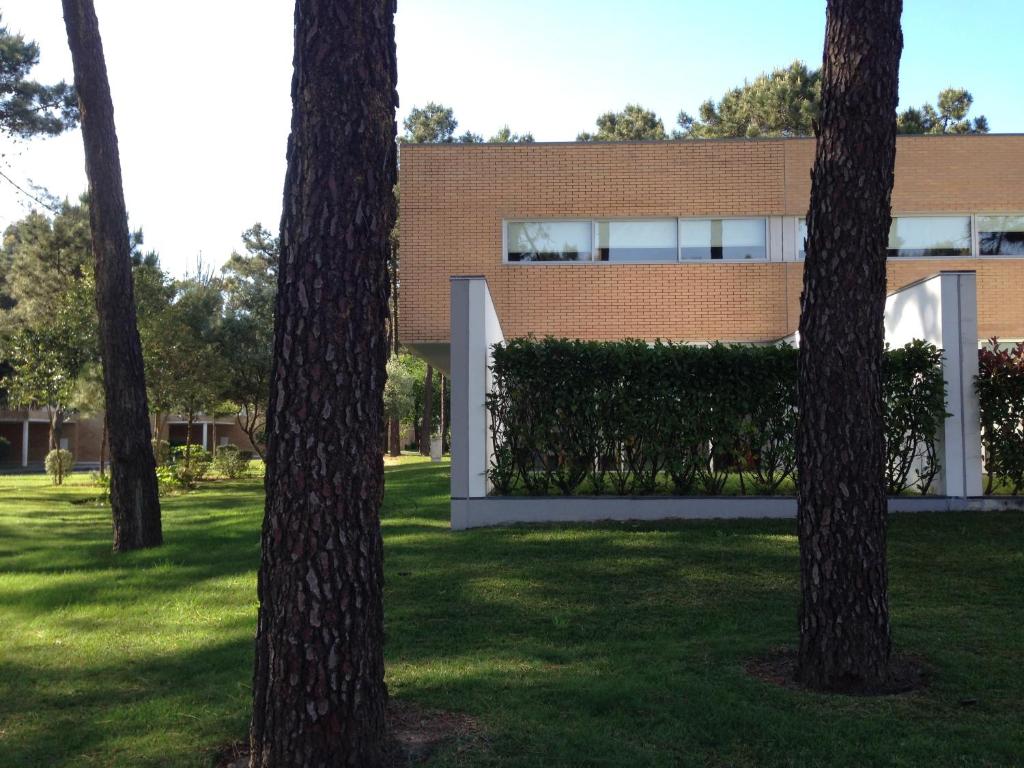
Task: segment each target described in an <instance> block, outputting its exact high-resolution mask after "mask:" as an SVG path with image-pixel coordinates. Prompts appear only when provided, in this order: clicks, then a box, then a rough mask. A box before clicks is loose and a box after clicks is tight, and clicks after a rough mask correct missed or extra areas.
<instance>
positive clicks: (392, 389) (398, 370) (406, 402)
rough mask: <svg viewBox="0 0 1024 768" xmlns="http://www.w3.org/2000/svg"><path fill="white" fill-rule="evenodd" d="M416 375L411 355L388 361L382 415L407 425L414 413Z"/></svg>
mask: <svg viewBox="0 0 1024 768" xmlns="http://www.w3.org/2000/svg"><path fill="white" fill-rule="evenodd" d="M416 379H417V377H416V375H415V372H414V367H413V365H412V356H411V355H392V356H391V357H390V358H389V359H388V365H387V381H385V383H384V415H385V416H387V418H389V419H398V420H399V421H400V422H402V423H408V422H410V421H412V420H413V419H414V418H415V413H416V393H415V386H416Z"/></svg>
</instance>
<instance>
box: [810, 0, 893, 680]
mask: <svg viewBox="0 0 1024 768" xmlns="http://www.w3.org/2000/svg"><path fill="white" fill-rule="evenodd" d="M901 11H902V2H901V0H829V3H828V19H827V25H826V32H825V53H824V64H823V68H822V112H821V127H820V135H819V136H818V143H817V152H816V156H815V162H814V169H813V171H812V175H811V204H810V212H809V214H808V218H807V258H806V261H805V264H804V290H803V303H802V308H801V314H800V362H799V368H800V371H799V409H800V410H799V412H800V420H799V424H798V430H797V461H798V467H799V476H798V505H799V513H798V528H799V537H800V587H801V606H800V616H799V626H800V649H799V656H798V677H799V678H800V680H801V681H802V682H803V683H805V684H807V685H809V686H812V687H815V688H821V689H827V690H870V689H872V688H875V687H877V686H879V685H881V684H882V683H884V682H885V680H886V678H887V675H888V667H889V658H890V653H891V639H890V630H889V600H888V576H887V568H886V515H887V512H886V492H885V475H884V462H885V439H884V434H883V424H882V386H881V366H882V351H883V341H884V328H883V314H884V309H885V259H886V247H887V240H888V233H889V224H890V217H891V208H890V197H891V193H892V184H893V164H894V159H895V152H896V103H897V84H898V72H899V61H900V52H901V50H902V47H903V36H902V33H901V31H900V13H901Z"/></svg>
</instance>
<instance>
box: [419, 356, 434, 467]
mask: <svg viewBox="0 0 1024 768" xmlns="http://www.w3.org/2000/svg"><path fill="white" fill-rule="evenodd" d="M433 418H434V368H433V366H432V365H430V363H427V373H426V375H425V376H424V377H423V423H422V424H421V425H420V455H421V456H429V455H430V422H431V421H433Z"/></svg>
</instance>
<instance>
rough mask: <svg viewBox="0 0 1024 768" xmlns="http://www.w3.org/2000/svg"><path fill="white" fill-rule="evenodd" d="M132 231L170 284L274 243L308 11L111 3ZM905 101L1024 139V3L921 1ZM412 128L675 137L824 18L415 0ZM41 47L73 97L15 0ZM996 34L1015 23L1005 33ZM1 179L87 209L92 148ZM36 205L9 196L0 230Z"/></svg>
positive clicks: (802, 9)
mask: <svg viewBox="0 0 1024 768" xmlns="http://www.w3.org/2000/svg"><path fill="white" fill-rule="evenodd" d="M95 3H96V10H97V15H98V16H99V21H100V29H101V33H102V35H103V42H104V47H105V52H106V59H107V68H108V71H109V76H110V82H111V90H112V92H113V98H114V107H115V119H116V122H117V131H118V137H119V139H120V148H121V165H122V172H123V176H124V185H125V198H126V201H127V204H128V213H129V216H130V218H131V221H130V224H131V226H132V227H142V229H143V231H144V233H145V242H146V248H150V249H154V250H156V251H157V252H158V253H159V254H160V258H161V261H162V263H163V265H164V267H165V269H167V270H168V271H170V272H172V273H174V274H178V275H180V274H183V273H184V272H185V271H186V270H189V269H193V268H194V267H195V263H196V259H197V257H198V256H199V255H200V254H202V258H203V260H204V261H205V262H206V263H207V264H209V265H212V266H219V265H220V264H221V263H222V262H223V261H224V260H225V259H226V258H227V257H228V255H229V254H230V252H231V251H232V250H233V249H235V248H238V247H240V235H241V232H242V231H243V230H244V229H246V228H247V227H248V226H250V225H251V224H252V223H254V222H256V221H260V222H261V223H263V225H264V226H266V227H268V228H269V229H271V230H274V231H276V229H277V226H278V224H279V219H280V204H281V192H282V184H283V180H284V170H285V145H286V140H287V134H288V125H289V120H290V97H289V87H290V81H291V57H292V13H293V9H294V3H293V2H292V0H203V2H200V1H199V0H176V1H175V2H166V1H164V2H156V1H155V0H95ZM905 5H906V7H905V9H904V15H903V29H904V38H905V47H904V52H903V60H902V65H901V74H900V92H901V103H902V104H903V105H907V104H920V103H921V102H923V101H926V100H928V101H934V100H935V95H936V93H937V92H938V91H939V90H940V89H941V88H944V87H947V86H951V85H952V86H966V87H968V88H970V89H971V91H972V92H973V93H974V96H975V100H976V101H975V104H976V107H977V109H976V110H975V112H974V114H977V113H979V112H981V113H985V114H986V115H987V116H988V118H989V121H990V123H991V125H992V130H993V131H996V132H1012V131H1024V87H1022V81H1021V80H1020V78H1019V76H1018V72H1019V69H1020V62H1019V50H1020V44H1019V32H1020V30H1021V29H1024V2H1020V0H974V1H973V2H971V3H966V2H963V0H907V2H906V4H905ZM398 8H399V10H398V15H397V17H396V35H397V44H398V62H399V82H398V89H399V96H400V99H401V107H400V109H399V131H401V118H402V117H404V116H405V114H407V113H408V111H409V109H410V108H411V107H412V106H414V105H423V104H425V103H426V102H428V101H431V100H434V101H439V102H442V103H444V104H447V105H449V106H451V107H453V108H454V109H455V114H456V117H457V118H458V120H459V122H460V125H459V131H460V132H461V131H463V130H466V129H468V130H472V131H474V132H476V133H480V134H483V135H484V137H487V136H489V135H491V134H492V133H494V131H495V130H497V129H498V128H500V127H501V126H502V125H503V124H505V123H506V122H507V123H509V124H510V126H511V128H512V129H513V130H514V131H519V132H522V131H532V132H533V133H534V135H535V136H536V138H537V139H538V140H541V141H559V140H571V139H573V138H574V137H575V136H576V133H577V132H579V131H581V130H592V129H593V124H594V118H595V117H596V116H597V115H598V114H599V113H601V112H604V111H606V110H608V109H621V108H622V106H624V105H625V104H626V103H627V102H630V101H634V102H639V103H641V104H643V105H644V106H647V107H650V108H653V109H654V110H655V111H656V112H657V113H658V114H659V115H660V116H661V117H662V118H663V120H664V122H665V127H666V128H667V129H671V128H672V126H673V123H674V121H675V115H676V113H677V112H678V111H679V109H681V108H684V109H686V110H687V111H689V112H691V113H692V114H696V112H697V107H698V106H699V104H700V102H701V101H703V100H704V99H706V98H708V97H713V98H716V99H717V98H720V97H721V95H722V93H723V92H724V91H725V90H726V89H727V88H730V87H732V86H735V85H737V84H739V83H742V82H743V80H744V79H745V78H751V77H753V76H755V75H757V74H758V73H759V72H762V71H765V70H769V69H772V68H774V67H779V66H785V65H787V64H788V63H789V62H790V61H792V60H793V59H803V60H804V61H806V62H808V64H809V65H811V66H817V65H818V63H819V62H820V61H821V49H822V42H823V37H824V23H825V0H775V1H774V2H771V3H767V2H763V0H715V2H713V3H708V2H707V1H706V0H630V2H625V0H516V1H515V2H514V3H509V2H508V1H507V0H501V1H499V0H399V3H398ZM2 12H3V23H4V24H6V25H7V26H8V27H9V28H10V29H12V30H14V31H19V32H22V33H24V34H25V36H26V37H28V38H29V39H34V40H36V41H37V42H38V43H39V44H40V47H41V49H42V61H41V63H40V66H39V67H37V68H36V69H35V70H34V72H33V76H34V77H36V78H37V79H40V80H42V81H44V82H51V81H54V80H59V79H66V80H68V81H70V80H71V79H72V70H71V59H70V55H69V54H68V51H67V37H66V35H65V31H64V22H63V17H62V14H61V3H60V0H6V1H5V2H3V5H2ZM992 18H998V19H999V20H1000V23H999V24H998V25H993V24H992V23H991V19H992ZM0 152H2V153H3V157H0V170H3V171H4V173H6V174H7V175H9V176H11V177H12V178H13V179H14V180H15V181H17V182H18V183H19V184H22V185H27V183H28V182H29V181H31V182H33V183H35V184H38V185H41V186H43V187H46V188H47V189H49V190H50V192H52V193H54V194H56V195H58V196H61V197H64V196H68V197H71V198H76V197H77V196H78V195H79V194H81V193H82V192H83V191H84V190H85V188H86V180H85V173H84V168H83V165H84V161H83V156H82V143H81V135H80V133H79V132H78V131H74V132H72V133H69V134H66V135H64V136H61V137H58V138H55V139H35V140H33V141H31V142H27V143H21V144H18V145H15V146H12V145H11V143H10V142H9V141H6V140H4V139H2V138H0ZM32 206H33V204H32V203H31V201H29V200H27V199H26V198H25V197H24V196H23V195H21V194H20V193H18V192H17V191H15V190H14V189H13V188H12V187H11V186H10V185H9V184H7V183H6V182H4V181H2V180H0V229H2V228H5V227H6V226H7V225H8V224H10V223H11V222H13V221H16V220H17V219H19V218H21V217H22V216H23V215H24V214H25V212H26V211H27V210H28V209H29V208H30V207H32Z"/></svg>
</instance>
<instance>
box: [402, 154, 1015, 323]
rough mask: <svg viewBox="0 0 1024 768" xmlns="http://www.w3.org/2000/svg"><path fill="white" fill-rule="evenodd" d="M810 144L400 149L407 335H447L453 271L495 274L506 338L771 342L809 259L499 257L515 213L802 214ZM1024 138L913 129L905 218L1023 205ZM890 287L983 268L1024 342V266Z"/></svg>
mask: <svg viewBox="0 0 1024 768" xmlns="http://www.w3.org/2000/svg"><path fill="white" fill-rule="evenodd" d="M813 160H814V142H813V140H810V139H788V140H761V141H746V140H726V141H694V142H651V143H623V144H533V145H529V144H527V145H408V144H407V145H403V147H402V154H401V188H402V194H401V224H400V238H401V269H402V272H401V297H400V307H399V312H400V316H399V332H400V338H401V339H402V340H403V341H405V342H409V343H415V342H445V341H447V340H448V337H449V312H448V301H449V300H448V285H449V282H448V279H449V277H450V276H452V275H484V276H485V277H486V278H487V281H488V285H489V286H490V290H491V294H492V296H493V298H494V302H495V306H496V308H497V311H498V316H499V318H500V319H501V323H502V329H503V331H504V332H505V335H506V336H519V335H525V334H528V333H534V334H536V335H545V334H553V335H559V336H570V337H579V338H587V339H613V338H621V337H623V336H632V337H637V338H645V339H654V338H666V339H680V340H708V339H723V340H750V341H753V340H767V339H773V338H777V337H779V336H783V335H785V334H787V333H790V332H791V331H792V330H794V329H795V327H796V320H797V317H798V315H799V297H800V283H801V272H802V266H801V265H800V264H799V263H759V264H749V263H722V262H715V263H696V264H693V263H691V264H654V265H652V264H644V265H640V264H607V263H592V264H554V265H551V264H548V265H537V264H532V265H507V264H503V263H502V221H503V220H504V219H514V218H530V217H537V218H562V217H564V218H571V217H582V218H601V217H637V216H652V217H653V216H666V217H675V216H714V215H721V216H801V215H803V214H804V213H805V212H806V210H807V204H808V198H809V194H810V168H811V164H812V163H813ZM1022 180H1024V136H980V137H970V136H968V137H948V138H946V137H905V138H901V139H900V140H899V142H898V147H897V160H896V185H895V189H894V191H893V211H894V213H896V214H900V213H908V214H909V213H986V212H989V213H1000V212H1018V213H1020V212H1024V183H1022ZM889 265H890V269H889V273H890V274H889V283H890V288H897V287H899V286H900V285H904V284H906V283H908V282H911V281H913V280H915V279H917V278H919V277H923V276H925V275H928V274H932V273H934V272H936V271H938V270H939V269H965V268H966V269H977V270H978V288H979V315H980V317H979V327H980V330H981V333H982V334H983V335H986V336H989V335H993V334H998V335H1000V336H1005V337H1011V336H1012V337H1020V336H1024V301H1021V296H1020V288H1019V286H1021V285H1024V260H1022V259H1004V260H982V259H966V260H965V259H959V260H941V259H924V260H905V261H896V260H890V262H889Z"/></svg>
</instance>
